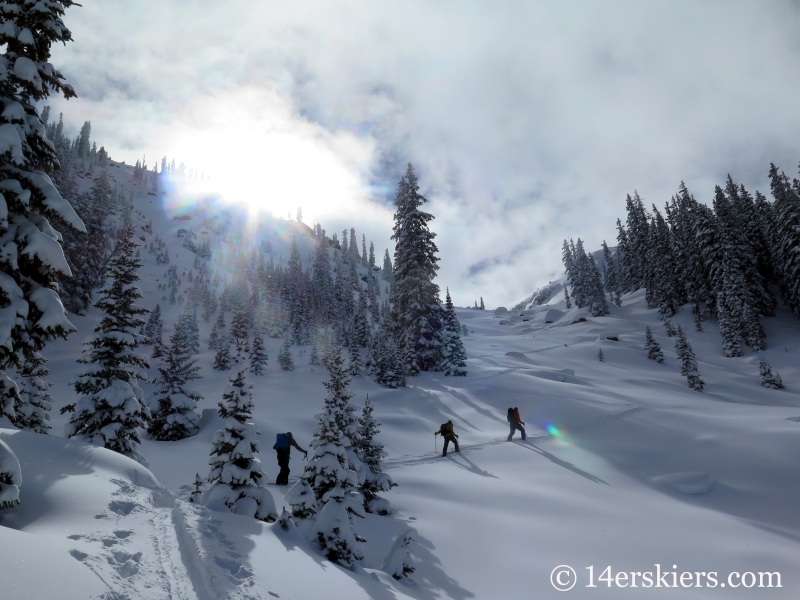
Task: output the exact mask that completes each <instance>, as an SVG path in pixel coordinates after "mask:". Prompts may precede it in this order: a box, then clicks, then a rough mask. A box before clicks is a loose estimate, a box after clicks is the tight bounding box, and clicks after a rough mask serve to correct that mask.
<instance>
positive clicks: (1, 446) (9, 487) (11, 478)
mask: <svg viewBox="0 0 800 600" xmlns="http://www.w3.org/2000/svg"><path fill="white" fill-rule="evenodd" d="M21 486H22V469H20V466H19V460H18V459H17V455H16V454H14V452H13V450H11V448H9V447H8V444H6V443H5V442H4V441H3V440H0V510H8V509H10V508H14V507H15V506H17V505H18V504H19V503H20V500H19V488H20V487H21Z"/></svg>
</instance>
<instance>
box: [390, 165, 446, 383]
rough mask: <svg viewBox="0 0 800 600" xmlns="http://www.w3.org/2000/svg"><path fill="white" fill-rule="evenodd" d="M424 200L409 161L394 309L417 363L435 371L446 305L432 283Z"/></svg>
mask: <svg viewBox="0 0 800 600" xmlns="http://www.w3.org/2000/svg"><path fill="white" fill-rule="evenodd" d="M425 202H427V199H425V198H424V197H423V196H422V195H421V194H420V193H419V185H418V183H417V175H416V174H415V173H414V168H413V167H412V166H411V164H410V163H409V165H408V169H407V171H406V174H405V176H404V177H403V178H401V180H400V183H399V184H398V186H397V196H396V197H395V206H396V211H395V214H394V228H393V231H394V233H393V234H392V239H393V240H395V253H394V314H395V320H396V325H397V328H398V331H399V333H400V334H401V335H406V334H408V335H410V338H409V339H410V340H411V342H412V343H413V347H412V350H413V352H414V355H415V359H416V361H415V362H416V366H417V368H419V369H421V370H423V371H431V370H434V369H436V368H437V366H438V365H439V364H440V363H441V345H442V341H441V336H440V331H441V328H442V309H441V306H440V304H439V286H438V285H436V284H435V283H433V279H434V277H436V271H437V270H438V269H439V266H438V265H437V263H438V262H439V258H438V256H436V254H437V252H438V248H437V247H436V243H435V242H434V238H435V237H436V234H435V233H433V232H432V231H431V230H430V228H429V227H428V222H429V221H431V220H432V219H433V215H431V214H430V213H426V212H423V211H422V210H420V207H421V206H422V205H423V203H425ZM409 366H411V365H409ZM412 370H413V367H412ZM409 374H412V373H411V372H409Z"/></svg>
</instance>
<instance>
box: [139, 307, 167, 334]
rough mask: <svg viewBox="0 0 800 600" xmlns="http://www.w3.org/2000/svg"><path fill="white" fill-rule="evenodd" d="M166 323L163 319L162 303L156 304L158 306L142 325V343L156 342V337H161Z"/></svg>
mask: <svg viewBox="0 0 800 600" xmlns="http://www.w3.org/2000/svg"><path fill="white" fill-rule="evenodd" d="M163 327H164V323H163V322H162V321H161V305H160V304H156V307H155V308H154V309H153V310H152V312H151V313H150V316H149V317H148V318H147V323H146V324H145V325H144V327H142V338H143V339H142V343H143V344H154V343H155V340H156V338H158V339H161V333H162V331H163Z"/></svg>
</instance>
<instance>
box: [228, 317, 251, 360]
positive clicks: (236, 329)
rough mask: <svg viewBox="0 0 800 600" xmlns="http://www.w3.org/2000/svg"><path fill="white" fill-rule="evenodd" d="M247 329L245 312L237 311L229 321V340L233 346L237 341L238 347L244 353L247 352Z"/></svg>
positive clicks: (247, 323) (248, 327)
mask: <svg viewBox="0 0 800 600" xmlns="http://www.w3.org/2000/svg"><path fill="white" fill-rule="evenodd" d="M249 329H250V324H249V322H248V319H247V312H246V311H245V310H243V309H242V310H239V311H237V312H236V313H235V314H234V315H233V320H232V321H231V338H232V340H233V342H234V344H236V342H237V340H238V342H239V343H238V345H240V346H242V348H243V349H244V351H245V352H247V351H248V350H249V344H248V341H249V340H248V338H249Z"/></svg>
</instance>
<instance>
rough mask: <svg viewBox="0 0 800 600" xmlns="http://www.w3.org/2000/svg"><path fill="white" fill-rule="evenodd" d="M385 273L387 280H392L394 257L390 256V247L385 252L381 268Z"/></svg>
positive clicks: (384, 276)
mask: <svg viewBox="0 0 800 600" xmlns="http://www.w3.org/2000/svg"><path fill="white" fill-rule="evenodd" d="M381 271H382V273H383V278H384V279H385V280H386V281H392V274H393V271H392V259H391V258H389V249H388V248H387V249H386V251H385V252H384V253H383V268H382V269H381Z"/></svg>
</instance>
